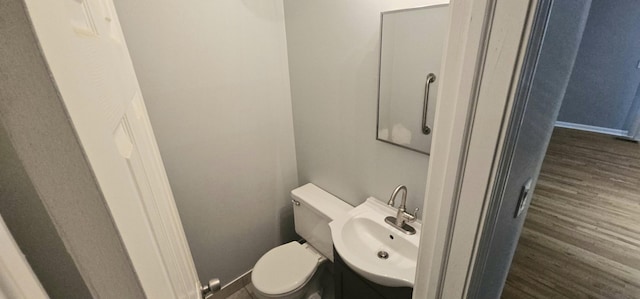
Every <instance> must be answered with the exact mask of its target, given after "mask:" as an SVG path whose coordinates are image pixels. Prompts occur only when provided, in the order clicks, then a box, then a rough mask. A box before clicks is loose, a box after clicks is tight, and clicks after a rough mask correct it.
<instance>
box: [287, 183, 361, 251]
mask: <svg viewBox="0 0 640 299" xmlns="http://www.w3.org/2000/svg"><path fill="white" fill-rule="evenodd" d="M291 197H293V199H294V202H295V204H294V205H293V216H294V221H295V226H296V233H298V235H300V236H301V237H303V238H304V239H305V240H307V242H308V243H309V244H311V246H313V248H315V249H316V250H318V251H319V252H320V253H321V254H322V255H324V256H326V257H327V258H329V259H330V260H331V261H332V262H333V240H332V239H331V230H330V228H329V222H331V221H333V219H336V218H338V217H341V216H343V215H345V214H346V213H347V212H348V211H349V210H351V209H352V208H353V207H352V206H351V205H349V204H347V203H346V202H344V201H342V200H340V199H339V198H337V197H335V196H333V195H331V194H329V193H328V192H327V191H324V190H322V189H320V188H318V186H316V185H314V184H311V183H309V184H306V185H304V186H302V187H298V188H296V189H294V190H293V191H291ZM298 203H299V204H298Z"/></svg>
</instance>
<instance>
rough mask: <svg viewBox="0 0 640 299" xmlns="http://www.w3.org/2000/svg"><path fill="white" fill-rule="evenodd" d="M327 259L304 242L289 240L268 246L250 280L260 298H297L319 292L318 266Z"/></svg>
mask: <svg viewBox="0 0 640 299" xmlns="http://www.w3.org/2000/svg"><path fill="white" fill-rule="evenodd" d="M326 260H327V258H326V257H324V256H323V255H321V254H320V253H318V252H317V251H315V250H314V249H313V248H312V247H311V246H309V245H308V244H300V243H298V242H295V241H293V242H290V243H287V244H284V245H281V246H278V247H276V248H273V249H271V250H270V251H269V252H267V253H266V254H265V255H263V256H262V257H261V258H260V260H258V262H257V263H256V265H255V267H254V268H253V271H252V272H251V281H252V282H253V286H254V287H255V289H256V295H257V296H258V297H259V298H262V299H268V298H279V299H300V298H308V297H309V296H311V295H313V294H319V293H321V290H320V283H319V281H320V277H321V276H322V271H320V270H321V267H322V264H323V263H324V261H326Z"/></svg>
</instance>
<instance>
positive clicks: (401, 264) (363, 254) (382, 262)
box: [329, 197, 422, 287]
mask: <svg viewBox="0 0 640 299" xmlns="http://www.w3.org/2000/svg"><path fill="white" fill-rule="evenodd" d="M396 212H397V210H396V209H394V208H391V207H389V206H387V205H385V204H383V203H382V202H380V201H378V200H377V199H375V198H373V197H369V198H368V199H367V200H366V201H365V202H364V203H362V204H361V205H359V206H357V207H355V208H353V209H352V210H351V211H349V212H348V213H347V214H346V215H345V216H344V217H342V218H338V219H335V220H334V221H332V222H331V223H329V226H330V227H331V237H332V238H333V244H334V246H335V248H336V251H338V254H340V256H341V257H342V259H343V260H344V262H345V263H346V264H347V265H348V266H349V267H350V268H351V269H353V270H354V271H355V272H356V273H358V274H360V275H362V276H363V277H365V278H366V279H368V280H370V281H372V282H375V283H377V284H380V285H384V286H389V287H413V284H414V281H415V275H416V264H417V260H418V245H419V242H420V229H421V228H422V226H421V224H420V222H419V221H416V222H413V223H410V224H409V225H411V226H413V228H415V229H416V234H415V235H407V234H405V233H403V232H401V231H400V230H398V229H396V228H395V227H392V226H391V225H389V224H387V223H386V222H385V221H384V218H385V217H387V216H396Z"/></svg>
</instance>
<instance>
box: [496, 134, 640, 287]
mask: <svg viewBox="0 0 640 299" xmlns="http://www.w3.org/2000/svg"><path fill="white" fill-rule="evenodd" d="M502 298H505V299H511V298H518V299H524V298H640V145H638V144H637V143H631V142H627V141H621V140H617V139H615V138H613V137H611V136H606V135H600V134H595V133H589V132H582V131H575V130H569V129H556V130H555V131H554V133H553V137H552V138H551V143H550V145H549V150H548V151H547V155H546V156H545V160H544V163H543V166H542V171H541V174H540V179H539V181H538V185H537V187H536V190H535V193H534V197H533V201H532V203H531V207H530V208H529V211H528V215H527V218H526V221H525V225H524V230H523V232H522V235H521V237H520V240H519V243H518V248H517V250H516V254H515V257H514V259H513V263H512V266H511V270H510V272H509V277H508V279H507V283H506V285H505V288H504V291H503V293H502Z"/></svg>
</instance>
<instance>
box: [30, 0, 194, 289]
mask: <svg viewBox="0 0 640 299" xmlns="http://www.w3.org/2000/svg"><path fill="white" fill-rule="evenodd" d="M25 2H26V6H27V10H28V11H29V15H30V17H31V21H32V22H33V25H34V29H35V32H36V35H37V36H38V39H39V42H40V44H41V47H42V50H43V52H44V56H45V58H46V60H47V62H48V64H49V67H50V69H51V73H52V75H53V78H54V80H55V82H56V84H57V86H58V88H59V91H60V94H61V96H62V98H63V101H64V104H65V106H66V108H67V110H68V113H69V116H70V118H71V121H72V122H73V124H74V126H75V128H76V131H77V134H78V137H79V139H80V142H81V143H82V146H83V147H84V149H85V151H86V154H87V157H88V160H89V163H90V164H91V167H92V168H93V171H94V173H95V176H96V179H97V181H98V183H99V185H100V188H101V189H102V192H103V194H104V196H105V199H106V202H107V205H108V206H109V208H110V210H111V213H112V215H113V218H114V221H115V223H116V226H117V227H118V230H119V231H120V234H121V235H122V240H123V242H124V244H125V247H126V249H127V252H128V254H129V256H130V258H131V261H132V263H133V266H134V268H135V270H136V272H137V275H138V277H139V279H140V282H141V284H142V288H143V289H144V292H145V294H146V295H147V297H148V298H154V299H160V298H171V299H174V298H190V299H191V298H193V299H195V298H201V295H200V292H199V286H200V283H199V281H198V278H197V275H196V271H195V266H194V264H193V259H192V258H191V253H190V251H189V247H188V244H187V242H186V238H185V235H184V231H183V228H182V224H181V222H180V218H179V216H178V213H177V210H176V206H175V202H174V199H173V195H172V193H171V189H170V187H169V183H168V180H167V176H166V173H165V170H164V166H163V164H162V160H161V159H160V154H159V151H158V147H157V144H156V141H155V137H154V135H153V132H152V129H151V125H150V123H149V118H148V115H147V110H146V108H145V105H144V102H143V99H142V96H141V94H140V89H139V86H138V82H137V79H136V76H135V73H134V70H133V65H132V63H131V59H130V57H129V52H128V50H127V46H126V44H125V41H124V38H123V35H122V31H121V29H120V24H119V22H118V18H117V16H116V13H115V9H114V6H113V3H112V1H111V0H59V1H51V0H25ZM114 287H116V286H114Z"/></svg>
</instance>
